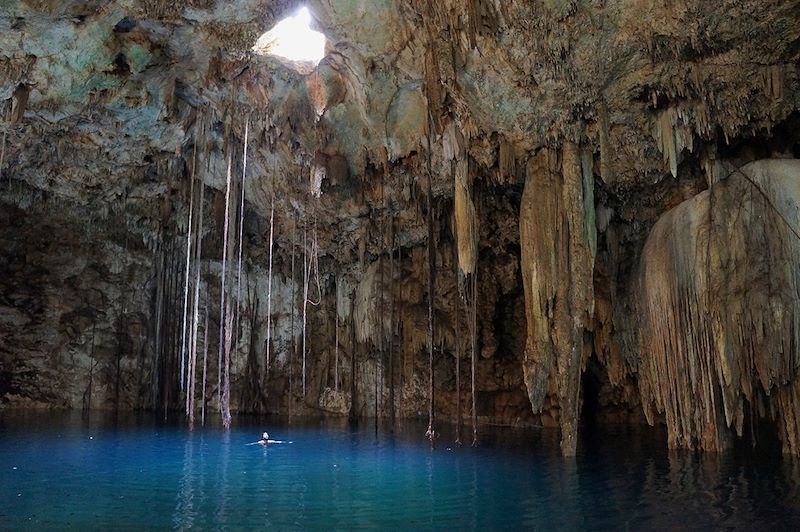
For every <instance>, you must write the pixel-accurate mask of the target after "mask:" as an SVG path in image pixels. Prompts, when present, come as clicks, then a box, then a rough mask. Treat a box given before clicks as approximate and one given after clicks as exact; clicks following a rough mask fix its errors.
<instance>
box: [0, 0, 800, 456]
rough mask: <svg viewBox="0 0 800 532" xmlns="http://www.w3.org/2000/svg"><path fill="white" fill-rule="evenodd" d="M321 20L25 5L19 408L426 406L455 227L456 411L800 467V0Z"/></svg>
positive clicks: (419, 3)
mask: <svg viewBox="0 0 800 532" xmlns="http://www.w3.org/2000/svg"><path fill="white" fill-rule="evenodd" d="M301 5H303V3H301V2H300V1H297V0H234V1H222V0H192V1H186V2H164V1H162V0H111V1H104V2H99V1H89V2H78V1H61V2H58V1H54V0H8V1H5V2H3V4H2V6H0V222H1V224H0V407H3V408H6V407H15V406H37V407H66V408H125V409H140V408H141V409H159V410H165V411H170V410H175V411H183V410H184V409H185V408H186V405H187V404H188V405H189V408H190V409H193V410H197V411H198V412H200V411H201V409H202V408H205V410H206V414H207V415H212V414H213V415H215V416H216V415H218V409H219V408H220V406H221V405H220V404H219V400H218V397H221V396H222V395H223V393H225V392H224V391H223V390H222V389H221V388H223V387H224V384H223V383H224V381H225V379H223V377H224V374H225V371H224V367H223V368H221V367H219V363H218V357H220V358H222V359H223V360H224V359H227V358H228V357H229V358H230V371H229V376H230V406H231V410H232V411H233V412H280V413H291V414H293V415H294V414H314V413H327V414H330V415H344V414H345V413H351V414H352V415H354V416H355V417H367V416H375V415H379V416H386V417H391V415H392V413H394V414H396V415H397V416H406V417H409V416H421V415H423V413H425V412H426V411H427V408H428V400H429V390H428V382H429V378H430V374H429V368H428V335H427V326H428V301H429V295H428V288H427V287H428V279H429V273H428V264H429V263H428V252H427V249H428V244H429V238H430V239H432V241H431V242H430V243H431V244H433V250H434V255H435V257H434V258H435V261H434V264H435V270H434V272H433V273H434V277H435V293H434V294H433V298H432V299H433V318H434V320H433V323H434V342H433V347H434V364H433V371H434V377H435V378H434V382H435V384H436V388H435V392H436V393H435V399H436V401H435V405H434V406H435V410H436V412H437V415H438V418H439V419H440V420H445V421H455V419H456V418H457V416H458V415H459V412H457V406H456V404H457V400H456V396H457V395H458V394H457V391H456V369H455V367H456V365H455V362H456V356H458V358H459V361H460V364H459V367H460V369H459V372H460V373H459V374H458V377H459V379H458V381H459V382H460V384H461V388H462V390H461V401H460V405H461V412H460V414H462V415H463V417H464V418H466V419H468V418H469V417H470V415H471V412H470V409H471V408H472V406H471V405H472V403H473V402H472V400H471V397H470V395H469V393H470V391H469V386H468V384H469V382H470V380H471V379H470V377H471V375H470V372H471V368H470V358H471V354H472V348H473V342H472V339H473V335H472V334H470V327H469V325H470V323H471V322H470V314H469V313H468V309H469V308H470V307H471V305H469V304H470V303H471V302H472V301H473V299H474V301H475V302H476V306H475V317H476V327H475V331H474V339H475V343H474V347H475V353H476V368H475V381H476V393H475V405H476V408H475V410H476V414H477V417H478V420H479V421H480V422H481V423H511V424H541V425H545V426H558V427H560V429H561V432H562V442H563V443H562V447H563V451H564V453H565V454H574V453H575V452H576V446H577V445H578V442H579V438H578V435H579V429H580V427H581V424H585V423H592V422H595V421H599V422H611V421H613V422H640V421H641V420H642V418H643V417H644V418H646V420H647V421H648V422H650V423H666V424H667V425H668V427H669V431H668V432H669V434H670V442H669V443H670V444H671V445H672V446H676V447H690V448H699V449H704V450H717V449H721V448H725V447H726V446H728V445H730V444H731V441H734V440H735V439H736V438H738V437H740V436H739V435H741V437H742V438H747V437H748V435H750V436H749V437H751V438H753V437H754V434H755V430H754V428H753V427H754V426H755V425H756V424H757V423H756V421H757V420H758V419H762V420H764V423H766V424H767V425H769V426H770V427H771V428H772V429H774V430H775V431H777V432H778V433H779V435H780V437H781V439H782V441H783V443H784V448H785V450H786V451H787V452H792V453H798V452H800V450H799V449H798V427H797V423H798V421H797V420H798V409H797V404H798V403H797V401H798V399H797V397H798V393H800V392H798V384H797V382H798V381H797V378H796V376H795V375H796V371H797V355H796V354H795V350H796V347H795V346H796V345H797V342H796V331H795V328H796V318H795V314H796V312H795V309H794V306H793V305H794V304H795V303H794V299H793V298H795V299H796V280H795V277H794V276H793V275H794V274H793V272H795V271H797V270H798V266H800V264H798V257H797V254H796V252H795V247H794V246H795V243H794V241H793V236H794V233H793V232H792V231H791V230H790V229H789V227H790V226H791V227H795V228H796V227H797V226H796V225H795V226H792V223H794V222H793V220H794V218H793V217H794V216H796V208H797V206H796V202H795V199H794V198H795V197H796V196H795V195H793V194H794V192H792V191H793V190H795V188H794V187H795V185H794V183H795V179H796V178H797V176H796V174H795V173H794V170H793V168H794V166H793V165H794V164H795V163H793V162H787V161H789V160H792V159H798V158H800V147H799V143H800V133H798V132H800V112H799V109H800V78H799V77H798V61H799V60H800V2H798V1H797V0H789V1H786V0H723V1H720V2H708V1H705V0H671V1H668V2H667V1H662V0H648V1H638V0H526V1H519V2H503V1H499V0H469V1H466V2H465V1H461V0H442V1H438V2H432V1H429V0H403V1H395V0H374V1H370V2H364V1H355V0H309V1H308V2H305V5H306V6H307V7H308V9H309V11H310V12H311V14H312V17H313V19H314V26H315V27H316V29H318V30H319V31H321V32H323V33H324V34H325V36H326V38H327V49H326V56H325V58H324V59H322V61H321V62H320V63H319V64H318V65H316V66H314V65H308V64H305V65H298V64H290V63H287V62H282V61H281V60H280V59H278V58H276V57H272V56H269V55H260V54H258V53H256V52H254V51H253V50H252V47H253V46H254V45H255V43H256V41H257V39H258V37H259V36H260V35H261V34H262V33H264V32H266V31H267V30H269V29H270V28H272V27H273V26H274V24H275V23H276V22H277V21H278V20H280V19H281V18H283V17H284V16H287V15H290V14H292V13H293V12H294V11H295V10H296V9H297V8H299V7H300V6H301ZM245 139H247V141H245ZM754 161H756V162H755V163H754V164H753V165H751V166H747V165H748V163H753V162H754ZM781 161H783V162H781ZM736 168H739V169H741V173H745V169H746V168H749V169H750V170H748V171H753V172H756V173H754V174H753V175H752V176H750V180H747V179H745V178H744V177H742V176H741V175H740V173H737V172H738V171H736V172H734V171H733V169H736ZM229 175H230V180H229V179H228V176H229ZM748 175H749V174H748ZM737 176H738V177H737ZM228 181H230V186H229V187H228V185H227V183H228ZM753 182H754V183H758V184H759V186H761V187H764V189H763V190H762V192H763V194H759V193H758V191H757V190H756V189H753V188H752V187H753V186H755V185H753V184H752V183H753ZM429 184H430V189H431V192H432V198H431V199H430V200H429V199H428V197H427V191H428V185H429ZM748 187H751V188H748ZM226 198H228V199H229V201H228V200H226ZM241 198H244V202H243V206H242V207H240V201H241ZM759 198H760V199H759ZM226 212H228V213H229V215H228V216H227V221H226V216H225V213H226ZM201 213H202V215H201ZM676 213H677V214H676ZM778 213H780V214H778ZM429 214H430V215H431V219H432V222H433V223H432V227H431V231H429V228H428V225H427V223H426V220H427V219H428V215H429ZM201 218H202V223H201ZM784 218H785V221H784ZM226 227H227V228H228V230H227V233H226V231H225V228H226ZM787 231H788V232H787ZM239 235H241V238H240V236H239ZM225 242H227V248H226V247H225ZM270 242H272V244H271V243H270ZM691 242H694V243H696V244H697V245H696V246H694V247H690V243H691ZM703 246H705V247H703ZM701 248H702V249H701ZM187 250H190V251H191V252H194V255H192V253H189V255H190V257H189V260H188V261H187ZM754 250H758V251H754ZM198 251H199V253H198ZM223 255H225V256H226V258H227V259H228V260H227V261H226V262H225V263H224V262H223V260H222V258H223ZM239 256H241V257H242V258H241V267H240V266H239ZM709 271H712V273H713V274H714V275H713V276H709ZM223 278H224V279H225V282H224V286H225V289H224V293H221V292H222V285H223V282H222V281H223ZM473 280H477V284H476V285H475V286H476V292H475V294H474V295H473V294H472V292H471V289H470V290H468V289H467V288H466V287H469V286H470V285H471V283H472V282H473ZM221 301H226V303H224V304H221ZM459 301H460V303H458V302H459ZM190 302H191V304H190ZM195 308H196V309H197V313H196V314H195V313H194V309H195ZM225 308H230V309H231V310H230V312H231V313H229V314H228V316H226V317H224V318H223V315H224V309H225ZM457 308H459V309H460V310H459V311H458V312H456V309H457ZM189 309H191V312H189ZM206 309H207V311H206ZM206 316H207V318H206ZM221 322H222V326H221V325H220V324H221ZM184 324H186V325H184ZM304 324H305V325H304ZM457 329H458V331H460V332H459V333H458V334H456V330H457ZM187 331H188V332H187ZM226 338H228V339H229V343H227V342H226ZM226 344H227V345H229V348H227V349H226ZM220 345H222V349H220ZM456 347H458V349H457V348H456ZM223 352H224V353H223ZM191 353H195V355H196V356H197V357H198V359H197V363H196V365H195V369H196V377H197V379H198V380H197V381H196V382H195V383H194V385H192V384H191V379H190V375H189V373H188V372H187V370H186V368H187V367H189V366H188V365H187V356H188V355H189V354H191ZM220 353H223V354H224V355H225V357H222V356H221V355H220ZM203 361H205V363H204V362H203ZM204 367H205V370H206V385H205V386H203V385H202V378H201V376H202V369H203V368H204ZM687 375H688V377H687ZM188 387H192V390H193V391H194V399H192V396H191V394H190V393H188V391H189V390H188V389H187V388H188ZM392 388H393V392H394V393H392ZM225 395H227V393H225ZM192 403H194V404H192Z"/></svg>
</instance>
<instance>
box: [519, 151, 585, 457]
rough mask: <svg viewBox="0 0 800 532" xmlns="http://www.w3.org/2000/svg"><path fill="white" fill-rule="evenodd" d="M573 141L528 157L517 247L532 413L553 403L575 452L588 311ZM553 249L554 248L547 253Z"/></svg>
mask: <svg viewBox="0 0 800 532" xmlns="http://www.w3.org/2000/svg"><path fill="white" fill-rule="evenodd" d="M581 164H582V163H581V156H580V149H579V147H578V146H577V145H576V144H574V143H570V142H566V143H564V145H563V147H562V149H561V151H560V152H559V151H556V150H550V149H542V150H540V152H539V153H538V154H537V155H536V156H535V157H533V158H531V159H530V161H529V163H528V168H527V170H526V171H527V177H526V182H525V188H524V191H523V194H522V203H521V206H520V248H521V261H520V264H521V267H522V268H521V269H522V278H523V287H524V289H525V307H526V317H527V323H528V327H527V334H528V339H527V344H526V347H525V355H524V358H523V369H524V374H525V384H526V387H527V389H528V398H529V399H530V401H531V405H532V407H533V411H534V412H535V413H536V412H540V411H541V410H542V408H543V406H544V403H545V398H546V397H549V398H550V400H551V401H552V402H553V404H556V403H557V405H556V406H557V409H558V410H557V416H558V422H559V425H560V427H561V436H562V438H561V450H562V453H563V454H564V455H570V456H574V455H575V453H576V449H577V430H578V418H579V414H580V405H581V397H580V391H581V378H580V376H581V372H582V367H583V363H584V359H585V357H588V352H586V353H585V345H584V342H585V339H584V331H585V330H587V329H588V328H589V327H590V325H591V316H593V314H594V291H593V290H594V289H593V282H592V279H593V269H594V257H593V255H592V249H593V246H592V242H593V241H594V240H595V238H596V237H595V236H593V232H594V230H595V229H594V227H591V228H590V227H588V224H587V223H586V220H585V217H586V214H587V211H588V210H593V206H592V207H591V209H589V206H588V205H586V202H587V197H584V193H585V186H586V185H588V183H586V181H587V180H586V176H585V172H584V170H583V169H582V166H581ZM554 249H555V251H554Z"/></svg>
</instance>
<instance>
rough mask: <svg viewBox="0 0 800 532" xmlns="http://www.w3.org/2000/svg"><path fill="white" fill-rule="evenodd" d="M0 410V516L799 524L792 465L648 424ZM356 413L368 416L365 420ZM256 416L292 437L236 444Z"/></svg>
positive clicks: (593, 525)
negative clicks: (575, 431) (707, 446)
mask: <svg viewBox="0 0 800 532" xmlns="http://www.w3.org/2000/svg"><path fill="white" fill-rule="evenodd" d="M234 422H235V427H234V428H233V429H232V431H231V432H230V433H223V432H222V431H221V430H219V428H218V427H209V428H206V429H205V430H199V431H195V432H193V433H190V432H188V431H187V430H186V429H185V427H183V426H181V425H180V424H165V423H160V422H158V421H156V420H155V418H153V417H149V416H137V417H130V418H124V419H122V418H120V419H114V418H113V417H108V416H106V417H102V416H101V415H99V414H94V415H93V417H92V418H90V419H86V418H82V417H81V416H80V415H79V414H64V413H58V414H46V413H20V412H16V413H10V412H0V528H2V529H15V530H16V529H32V528H33V529H44V528H55V529H64V528H72V529H80V530H87V529H100V530H106V529H110V528H136V529H142V528H147V529H153V528H162V529H163V528H188V527H197V528H210V529H217V528H221V527H222V528H229V529H240V528H244V529H256V528H258V529H264V528H269V529H275V530H292V529H374V528H383V529H386V528H389V529H442V528H447V529H453V528H455V529H468V530H476V529H489V530H496V529H545V530H552V529H633V530H640V529H648V530H649V529H670V530H674V529H705V528H709V527H714V528H732V529H742V530H753V529H765V528H774V529H779V530H780V529H793V528H794V529H796V528H797V527H798V526H800V466H798V464H797V463H796V462H794V461H792V460H788V459H785V458H781V457H780V455H779V454H778V455H775V454H769V455H763V456H760V455H756V454H753V453H751V452H737V453H730V454H726V455H715V456H705V457H700V456H697V455H693V454H691V453H680V454H675V453H668V452H667V451H666V449H665V448H664V441H665V436H664V434H663V433H661V432H659V431H657V430H652V429H647V430H644V429H617V430H615V431H606V432H594V433H591V434H589V435H587V436H586V438H589V439H591V440H592V444H591V445H588V444H587V443H588V442H586V441H584V442H583V445H582V446H581V448H582V449H585V450H583V451H581V452H580V454H579V456H578V457H577V458H576V459H574V460H564V459H562V458H561V457H560V455H559V451H558V434H557V432H556V431H552V430H541V429H540V430H535V429H527V430H514V429H501V428H486V429H485V430H483V431H482V433H481V436H482V445H481V446H480V447H478V448H477V449H473V448H470V447H468V446H467V447H456V446H453V445H452V444H450V443H448V441H451V440H452V434H451V433H450V432H449V431H451V430H452V429H444V430H443V432H444V433H443V435H442V436H441V438H440V440H439V442H438V443H437V445H436V448H435V449H433V450H432V449H431V448H430V445H429V444H428V442H427V441H426V440H425V438H424V433H425V425H424V424H415V423H410V424H404V425H402V426H401V427H400V429H399V430H397V431H396V432H395V434H394V435H390V434H388V433H384V432H381V433H380V434H378V436H377V437H376V435H375V432H374V429H373V428H372V426H371V425H370V426H369V427H366V426H364V427H363V428H362V429H360V430H357V431H351V430H349V429H348V428H347V426H346V425H344V424H343V423H340V422H337V421H327V422H325V421H306V422H298V421H296V420H295V421H294V422H293V423H292V424H291V425H289V424H287V422H286V420H282V421H281V420H274V419H270V420H264V419H252V418H250V419H248V418H241V419H235V420H234ZM364 425H366V423H364ZM263 430H268V431H269V432H270V436H271V437H272V438H275V439H280V440H290V441H292V443H287V444H281V445H271V446H269V447H267V448H264V447H261V446H259V445H251V446H248V445H246V444H247V443H249V442H253V441H256V440H258V438H259V437H260V434H261V432H262V431H263Z"/></svg>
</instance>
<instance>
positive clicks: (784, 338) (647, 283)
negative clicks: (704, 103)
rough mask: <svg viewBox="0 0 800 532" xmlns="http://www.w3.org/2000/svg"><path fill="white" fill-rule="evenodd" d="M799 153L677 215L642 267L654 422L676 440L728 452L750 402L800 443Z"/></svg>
mask: <svg viewBox="0 0 800 532" xmlns="http://www.w3.org/2000/svg"><path fill="white" fill-rule="evenodd" d="M798 176H800V163H798V161H796V160H777V159H775V160H766V161H757V162H754V163H751V164H748V165H747V166H745V167H743V168H742V169H740V170H733V171H732V172H731V173H730V175H729V176H728V177H727V178H725V179H722V180H721V181H718V182H715V183H714V184H713V187H711V189H710V190H707V191H705V192H702V193H700V194H698V195H696V196H694V197H693V198H691V199H689V200H686V201H684V202H683V203H681V204H680V205H678V206H677V207H675V208H673V209H672V210H670V211H668V212H666V213H665V214H664V215H663V216H662V217H661V218H660V219H659V220H658V222H656V224H655V225H654V226H653V229H652V230H651V232H650V234H649V236H648V238H647V241H646V243H645V246H644V249H643V251H642V258H641V262H640V264H639V271H638V276H637V277H638V279H637V281H636V285H635V287H636V294H635V295H636V301H638V302H639V308H637V310H638V311H639V312H638V314H639V319H640V320H641V326H640V330H639V333H638V338H637V340H638V342H637V343H636V344H635V346H636V347H635V350H636V353H637V358H640V361H639V363H638V368H637V372H638V382H639V391H640V394H641V396H642V400H643V407H644V412H645V415H646V417H647V419H648V422H650V423H654V422H655V421H656V415H657V414H658V413H663V414H664V418H665V421H666V426H667V432H668V443H669V446H670V447H671V448H675V447H684V448H691V449H702V450H711V451H717V450H720V449H724V448H726V447H729V446H731V445H732V444H733V433H734V432H735V433H736V434H737V435H738V436H742V435H743V434H744V425H745V421H746V417H747V416H746V409H749V408H751V407H752V406H753V405H754V403H755V404H757V405H758V408H757V412H756V417H755V418H754V419H751V420H750V422H751V423H757V422H758V417H771V418H772V420H773V421H774V422H775V423H776V425H777V426H776V428H777V429H778V436H779V438H780V440H781V443H782V445H783V450H784V452H786V453H793V454H797V453H799V452H800V433H798V431H797V429H798V426H797V419H798V418H797V413H798V411H800V408H798V406H799V405H800V396H798V395H797V391H798V389H800V381H799V380H798V373H797V368H798V367H800V350H798V346H799V345H800V319H798V316H800V305H798V301H797V297H796V295H797V293H798V292H799V291H800V275H799V274H798V267H797V265H798V262H800V259H798V257H800V217H798V214H797V213H798V205H800V190H798V187H797V178H798Z"/></svg>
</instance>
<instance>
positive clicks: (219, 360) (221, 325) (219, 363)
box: [217, 152, 233, 421]
mask: <svg viewBox="0 0 800 532" xmlns="http://www.w3.org/2000/svg"><path fill="white" fill-rule="evenodd" d="M232 164H233V154H232V152H229V153H228V171H227V173H226V175H225V220H224V222H223V229H222V270H221V272H220V278H221V279H220V291H219V346H218V350H217V404H218V405H219V408H220V411H222V410H223V409H224V407H223V405H222V373H223V368H222V352H223V344H224V339H225V275H226V272H227V259H228V213H229V210H230V209H229V207H230V192H231V165H232ZM224 420H225V415H224V414H223V421H224Z"/></svg>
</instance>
